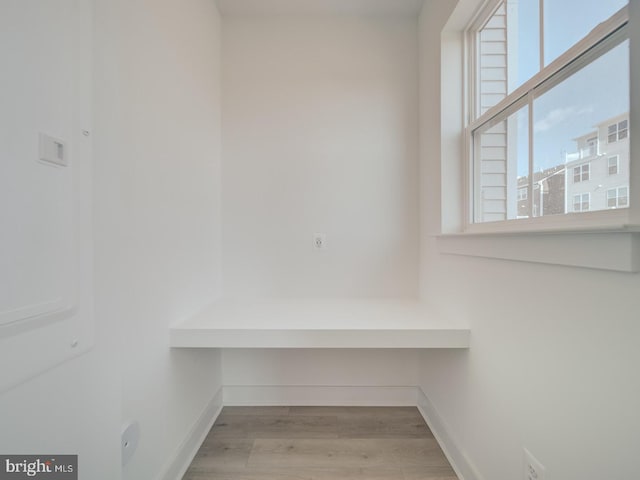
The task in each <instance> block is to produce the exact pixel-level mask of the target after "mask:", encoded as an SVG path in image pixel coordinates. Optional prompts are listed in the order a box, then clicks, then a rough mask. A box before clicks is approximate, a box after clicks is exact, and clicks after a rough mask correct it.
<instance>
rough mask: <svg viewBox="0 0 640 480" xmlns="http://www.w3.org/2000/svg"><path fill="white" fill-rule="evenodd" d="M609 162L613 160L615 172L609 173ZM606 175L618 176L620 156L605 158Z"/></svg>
mask: <svg viewBox="0 0 640 480" xmlns="http://www.w3.org/2000/svg"><path fill="white" fill-rule="evenodd" d="M611 160H615V168H616V171H615V172H613V173H611V167H612V166H613V165H611ZM607 173H608V174H609V175H618V174H619V173H620V155H611V156H610V157H608V158H607Z"/></svg>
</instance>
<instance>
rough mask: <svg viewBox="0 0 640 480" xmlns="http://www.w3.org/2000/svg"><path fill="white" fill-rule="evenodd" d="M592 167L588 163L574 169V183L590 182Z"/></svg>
mask: <svg viewBox="0 0 640 480" xmlns="http://www.w3.org/2000/svg"><path fill="white" fill-rule="evenodd" d="M590 172H591V166H590V165H589V164H588V163H586V164H584V165H581V166H579V167H575V168H574V169H573V183H579V182H586V181H587V180H589V173H590Z"/></svg>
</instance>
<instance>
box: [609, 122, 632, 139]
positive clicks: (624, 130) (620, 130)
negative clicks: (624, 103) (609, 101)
mask: <svg viewBox="0 0 640 480" xmlns="http://www.w3.org/2000/svg"><path fill="white" fill-rule="evenodd" d="M607 133H608V141H609V143H614V142H618V141H620V140H624V139H625V138H627V137H628V136H629V121H628V120H622V121H621V122H618V123H614V124H613V125H609V128H608V129H607Z"/></svg>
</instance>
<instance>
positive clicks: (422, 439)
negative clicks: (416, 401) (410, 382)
mask: <svg viewBox="0 0 640 480" xmlns="http://www.w3.org/2000/svg"><path fill="white" fill-rule="evenodd" d="M369 479H370V480H457V477H456V475H455V473H454V472H453V470H452V469H451V466H450V465H449V463H448V462H447V459H446V458H445V456H444V454H443V453H442V450H441V449H440V447H439V446H438V443H437V442H436V440H435V439H434V438H433V434H432V433H431V431H430V430H429V427H427V425H426V424H425V423H424V420H423V419H422V416H421V415H420V413H419V412H418V409H416V408H415V407H406V408H405V407H225V408H224V409H223V410H222V413H221V414H220V416H219V417H218V419H217V420H216V423H215V425H214V426H213V428H212V429H211V431H210V432H209V434H208V436H207V438H206V440H205V441H204V443H203V444H202V447H201V448H200V450H199V451H198V454H197V455H196V457H195V458H194V460H193V462H192V463H191V466H190V467H189V470H188V471H187V473H186V474H185V476H184V477H183V480H369Z"/></svg>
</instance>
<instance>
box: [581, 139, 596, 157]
mask: <svg viewBox="0 0 640 480" xmlns="http://www.w3.org/2000/svg"><path fill="white" fill-rule="evenodd" d="M597 154H598V137H593V138H589V139H588V140H587V148H586V149H585V150H584V151H583V152H582V155H583V158H586V157H594V156H596V155H597Z"/></svg>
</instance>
